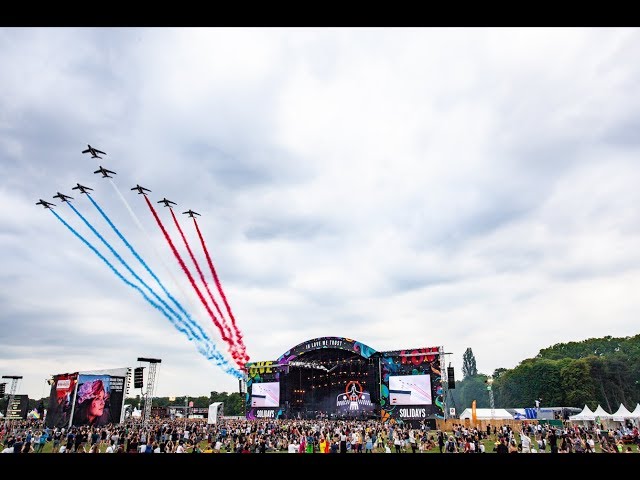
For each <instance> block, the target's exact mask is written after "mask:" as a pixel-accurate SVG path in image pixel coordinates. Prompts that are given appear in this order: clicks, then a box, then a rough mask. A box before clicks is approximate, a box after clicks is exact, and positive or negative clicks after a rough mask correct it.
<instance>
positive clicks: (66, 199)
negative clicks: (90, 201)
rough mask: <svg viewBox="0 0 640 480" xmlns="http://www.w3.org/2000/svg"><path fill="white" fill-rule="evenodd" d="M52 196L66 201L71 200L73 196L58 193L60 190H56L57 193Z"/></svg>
mask: <svg viewBox="0 0 640 480" xmlns="http://www.w3.org/2000/svg"><path fill="white" fill-rule="evenodd" d="M53 198H59V199H60V200H61V201H63V202H68V201H69V199H71V200H73V197H70V196H69V195H65V194H64V193H60V192H57V193H56V194H55V195H54V196H53Z"/></svg>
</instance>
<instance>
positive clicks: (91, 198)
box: [87, 185, 210, 338]
mask: <svg viewBox="0 0 640 480" xmlns="http://www.w3.org/2000/svg"><path fill="white" fill-rule="evenodd" d="M114 187H115V185H114ZM87 197H89V200H91V203H93V206H94V207H96V209H97V210H98V212H100V215H102V217H103V218H104V219H105V220H106V221H107V223H108V224H109V225H110V226H111V228H112V229H113V231H114V232H115V233H116V235H118V237H120V239H121V240H122V241H123V242H124V244H125V245H126V246H127V248H128V249H129V251H130V252H131V253H132V254H133V255H134V256H135V257H136V258H137V259H138V261H139V262H140V264H141V265H142V266H143V267H144V268H145V270H146V271H147V272H149V274H150V275H151V276H152V277H153V279H154V280H155V281H156V283H157V284H158V285H159V286H160V288H161V289H162V291H163V292H164V293H165V295H167V297H169V298H170V299H171V301H172V302H173V304H174V305H175V306H176V307H178V309H179V310H180V311H181V312H182V313H183V314H184V315H185V317H186V318H187V320H188V321H189V322H190V324H191V326H192V327H193V328H196V329H198V331H199V332H200V335H202V337H203V338H210V337H209V335H207V334H206V333H205V332H204V331H203V330H202V327H201V326H200V325H199V324H198V323H196V322H195V321H194V320H193V319H192V318H191V315H189V314H188V313H187V311H186V310H185V309H184V308H183V307H182V305H181V304H180V303H179V302H178V301H177V300H176V299H175V298H174V297H173V296H172V295H171V294H170V293H169V292H168V291H167V289H166V288H165V287H164V285H163V284H162V282H161V281H160V279H159V278H158V277H157V276H156V274H155V273H153V271H151V269H150V268H149V266H148V265H147V264H146V262H145V261H144V260H143V259H142V257H141V256H140V255H138V252H136V251H135V249H134V248H133V247H132V246H131V244H130V243H129V242H128V241H127V239H126V238H124V235H122V233H120V230H118V228H117V227H116V226H115V225H114V224H113V222H112V221H111V219H110V218H109V217H108V216H107V214H106V213H104V211H103V210H102V208H100V206H99V205H98V203H97V202H96V201H95V200H94V199H93V197H92V196H91V195H89V194H87Z"/></svg>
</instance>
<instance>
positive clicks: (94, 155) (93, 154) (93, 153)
mask: <svg viewBox="0 0 640 480" xmlns="http://www.w3.org/2000/svg"><path fill="white" fill-rule="evenodd" d="M87 147H89V148H87V149H86V150H83V151H82V153H90V154H91V158H102V157H101V156H99V155H98V154H99V153H101V154H102V155H106V153H105V152H103V151H102V150H98V149H97V148H93V147H92V146H91V145H87Z"/></svg>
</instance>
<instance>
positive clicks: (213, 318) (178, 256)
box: [143, 195, 244, 369]
mask: <svg viewBox="0 0 640 480" xmlns="http://www.w3.org/2000/svg"><path fill="white" fill-rule="evenodd" d="M143 196H144V199H145V200H146V202H147V205H148V206H149V210H151V213H153V216H154V218H155V219H156V222H157V223H158V226H159V227H160V230H162V233H163V234H164V238H165V239H166V240H167V243H168V244H169V246H170V247H171V251H172V252H173V255H174V256H175V257H176V259H177V260H178V263H180V266H181V267H182V270H184V273H185V274H186V275H187V277H188V278H189V281H190V282H191V286H192V287H193V289H194V290H195V291H196V293H197V294H198V297H199V298H200V301H201V302H202V304H203V305H204V308H206V309H207V313H209V316H210V317H211V319H212V320H213V323H214V324H215V325H216V327H218V330H219V331H220V335H221V336H222V340H224V341H225V342H227V344H228V345H229V353H231V356H232V357H233V359H234V360H235V361H236V364H237V365H238V366H239V367H240V369H244V365H243V364H242V363H241V362H239V361H238V358H237V354H236V353H235V351H234V349H233V343H232V341H231V339H229V338H228V337H227V336H226V335H225V333H224V329H223V328H222V325H220V322H218V319H217V318H216V316H215V314H214V313H213V312H212V311H211V308H209V305H208V304H207V301H206V300H205V298H204V297H203V296H202V293H201V292H200V290H199V289H198V286H197V285H196V282H194V280H193V277H192V276H191V273H190V272H189V269H188V268H187V266H186V265H185V264H184V261H183V260H182V257H180V254H179V253H178V251H177V250H176V247H175V246H174V245H173V242H172V241H171V237H169V234H168V233H167V231H166V230H165V228H164V225H163V224H162V221H161V220H160V217H158V214H157V213H156V210H155V208H153V205H152V204H151V202H150V201H149V199H148V198H147V196H146V195H143Z"/></svg>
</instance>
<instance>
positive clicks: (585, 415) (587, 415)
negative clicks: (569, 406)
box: [569, 405, 596, 422]
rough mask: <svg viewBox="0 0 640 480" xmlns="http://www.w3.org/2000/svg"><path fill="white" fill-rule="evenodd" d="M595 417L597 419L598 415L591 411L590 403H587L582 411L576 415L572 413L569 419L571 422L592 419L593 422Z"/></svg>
mask: <svg viewBox="0 0 640 480" xmlns="http://www.w3.org/2000/svg"><path fill="white" fill-rule="evenodd" d="M595 419H596V416H595V414H594V413H593V412H592V411H591V409H590V408H589V406H588V405H585V406H584V408H583V409H582V411H581V412H580V413H577V414H575V415H571V416H570V417H569V420H570V421H571V422H580V421H584V422H589V421H591V422H593V421H594V420H595Z"/></svg>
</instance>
